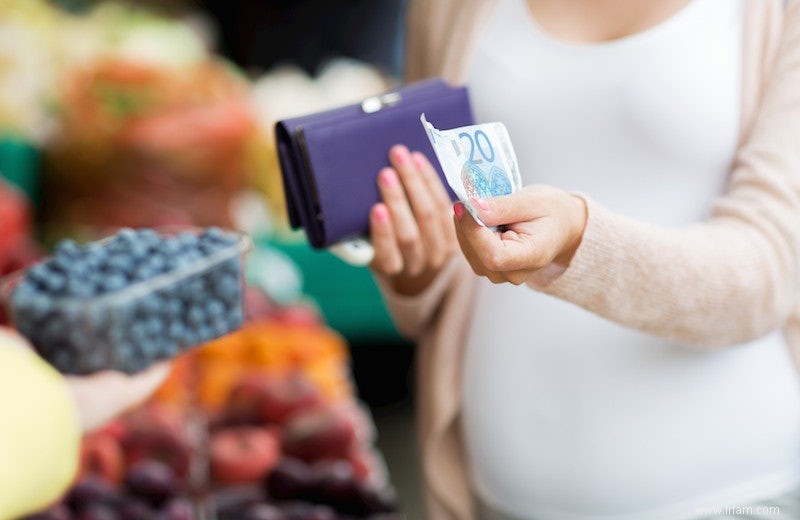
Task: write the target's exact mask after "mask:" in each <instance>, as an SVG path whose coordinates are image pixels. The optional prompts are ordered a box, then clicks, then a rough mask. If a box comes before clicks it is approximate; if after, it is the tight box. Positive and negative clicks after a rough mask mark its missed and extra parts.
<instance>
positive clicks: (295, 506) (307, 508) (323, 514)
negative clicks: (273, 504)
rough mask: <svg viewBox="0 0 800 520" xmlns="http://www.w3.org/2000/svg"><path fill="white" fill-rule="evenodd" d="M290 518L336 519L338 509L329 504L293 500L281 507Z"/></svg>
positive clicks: (306, 519)
mask: <svg viewBox="0 0 800 520" xmlns="http://www.w3.org/2000/svg"><path fill="white" fill-rule="evenodd" d="M281 509H282V511H283V513H284V514H285V515H286V518H287V519H288V520H336V518H337V517H336V511H334V510H333V509H331V508H330V507H328V506H324V505H316V504H309V503H307V502H292V503H288V504H285V505H283V507H282V508H281Z"/></svg>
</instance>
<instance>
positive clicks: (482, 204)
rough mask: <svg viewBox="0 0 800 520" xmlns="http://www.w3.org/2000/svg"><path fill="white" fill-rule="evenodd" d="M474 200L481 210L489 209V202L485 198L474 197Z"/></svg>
mask: <svg viewBox="0 0 800 520" xmlns="http://www.w3.org/2000/svg"><path fill="white" fill-rule="evenodd" d="M472 202H474V203H475V205H476V206H478V209H480V210H481V211H489V203H488V202H486V201H485V200H484V199H479V198H474V199H472Z"/></svg>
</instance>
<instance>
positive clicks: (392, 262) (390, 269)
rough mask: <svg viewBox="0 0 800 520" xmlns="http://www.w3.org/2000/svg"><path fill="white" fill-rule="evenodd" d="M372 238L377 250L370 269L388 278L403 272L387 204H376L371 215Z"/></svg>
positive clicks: (401, 259) (400, 255)
mask: <svg viewBox="0 0 800 520" xmlns="http://www.w3.org/2000/svg"><path fill="white" fill-rule="evenodd" d="M369 226H370V237H371V238H372V246H373V248H374V249H375V258H373V260H372V263H371V264H370V267H372V268H373V269H375V270H377V271H378V272H379V273H381V274H384V275H386V276H395V275H397V274H400V272H401V271H402V270H403V257H402V254H401V253H400V248H399V247H398V246H397V239H396V238H395V236H394V227H393V224H392V221H391V217H390V215H389V208H387V207H386V204H381V203H379V204H375V205H374V206H373V207H372V211H370V215H369Z"/></svg>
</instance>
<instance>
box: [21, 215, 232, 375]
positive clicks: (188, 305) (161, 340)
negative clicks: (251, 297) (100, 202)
mask: <svg viewBox="0 0 800 520" xmlns="http://www.w3.org/2000/svg"><path fill="white" fill-rule="evenodd" d="M246 248H247V240H246V239H245V238H244V237H242V236H240V235H238V234H236V233H231V232H224V231H222V230H220V229H219V228H209V229H207V230H205V231H203V232H190V231H182V232H180V233H177V234H166V233H162V234H159V233H157V232H156V231H154V230H151V229H142V230H139V231H134V230H132V229H123V230H122V231H120V232H119V233H118V234H117V235H115V236H114V237H112V238H109V239H106V240H103V241H100V242H94V243H90V244H87V245H85V246H79V245H77V244H76V243H75V242H72V241H64V242H62V243H61V244H60V245H59V246H58V248H57V249H56V251H55V254H54V255H53V256H52V257H51V258H49V259H47V260H45V261H42V262H40V263H38V264H36V265H34V266H33V267H31V268H30V269H28V270H26V271H25V272H24V273H22V274H21V275H20V276H19V277H18V279H16V280H14V281H12V282H9V285H10V286H11V287H8V290H9V292H10V310H11V312H10V314H11V318H12V321H13V323H14V325H15V327H16V328H17V329H18V330H19V331H20V332H21V333H22V334H23V335H25V336H26V337H27V338H28V339H29V340H30V341H31V342H32V343H33V345H34V346H35V347H36V349H37V351H38V352H39V353H40V354H41V355H42V356H43V357H44V358H45V359H46V360H48V361H49V362H50V363H51V364H53V365H54V366H55V367H56V368H57V369H58V370H60V371H62V372H64V373H72V374H87V373H92V372H95V371H99V370H104V369H115V370H121V371H123V372H127V373H134V372H138V371H140V370H142V369H144V368H146V367H148V366H149V365H150V364H152V363H153V362H154V361H156V360H160V359H167V358H171V357H173V356H175V355H176V354H177V353H178V352H179V351H182V350H184V349H186V348H188V347H190V346H194V345H197V344H200V343H203V342H206V341H208V340H211V339H214V338H217V337H220V336H222V335H224V334H227V333H228V332H230V331H232V330H235V329H237V328H239V327H240V326H241V324H242V322H243V319H244V314H243V308H242V305H243V303H242V301H243V296H242V260H241V258H242V253H243V252H244V250H245V249H246Z"/></svg>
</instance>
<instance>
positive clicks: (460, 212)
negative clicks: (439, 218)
mask: <svg viewBox="0 0 800 520" xmlns="http://www.w3.org/2000/svg"><path fill="white" fill-rule="evenodd" d="M453 213H455V214H456V219H458V220H461V217H463V216H464V205H463V204H461V203H460V202H456V203H455V204H453Z"/></svg>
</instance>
